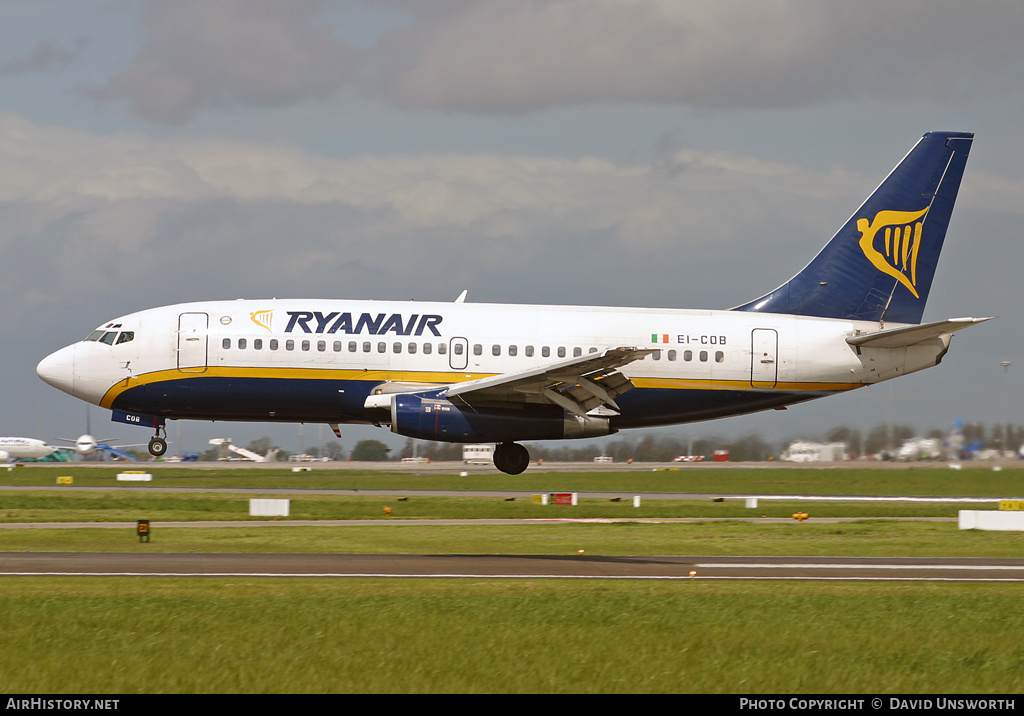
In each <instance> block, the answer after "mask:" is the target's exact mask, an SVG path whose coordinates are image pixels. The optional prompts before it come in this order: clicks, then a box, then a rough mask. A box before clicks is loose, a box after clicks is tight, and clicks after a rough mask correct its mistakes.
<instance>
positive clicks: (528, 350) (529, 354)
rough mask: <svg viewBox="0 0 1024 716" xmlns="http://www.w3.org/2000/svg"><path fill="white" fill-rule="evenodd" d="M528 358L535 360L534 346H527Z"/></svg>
mask: <svg viewBox="0 0 1024 716" xmlns="http://www.w3.org/2000/svg"><path fill="white" fill-rule="evenodd" d="M526 357H527V358H533V346H526Z"/></svg>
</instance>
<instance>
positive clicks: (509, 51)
mask: <svg viewBox="0 0 1024 716" xmlns="http://www.w3.org/2000/svg"><path fill="white" fill-rule="evenodd" d="M980 5H981V6H984V9H985V10H987V12H978V10H979V4H975V3H972V4H970V5H965V4H963V3H956V2H952V1H941V0H940V1H935V0H927V1H925V0H918V1H910V2H900V3H891V2H876V1H874V0H870V1H868V2H858V3H818V2H813V1H811V0H790V1H788V2H775V3H759V2H718V3H706V2H680V1H679V0H661V1H655V2H642V3H636V2H613V1H611V0H607V1H600V0H598V1H594V0H526V1H524V2H516V3H508V2H498V1H488V0H481V1H480V2H474V3H465V4H460V5H458V6H455V7H454V9H452V11H451V12H450V13H448V14H447V15H445V16H442V17H436V16H435V17H433V18H431V19H430V20H429V21H424V22H422V23H418V24H415V25H413V26H411V27H410V28H408V29H406V30H404V31H402V32H398V33H396V34H395V35H394V36H393V37H391V38H388V39H387V40H386V41H385V42H384V43H383V44H382V49H383V50H384V51H385V52H390V51H397V49H398V46H399V45H404V46H407V47H408V46H414V47H416V48H417V55H416V57H415V60H414V62H413V63H412V64H410V66H408V67H407V68H406V69H404V70H402V71H399V72H397V73H396V74H395V76H394V77H393V78H392V82H391V85H390V92H391V95H390V96H391V98H392V99H393V100H394V101H396V102H399V103H400V104H403V105H405V106H409V107H420V108H437V109H457V110H463V111H471V112H520V111H527V110H536V109H543V108H547V107H552V106H559V105H567V104H577V103H590V102H659V103H681V104H687V105H692V106H699V107H766V108H774V107H792V106H802V105H807V104H811V103H818V102H827V101H831V100H835V99H839V98H842V99H860V98H868V99H875V100H898V101H909V100H913V99H919V98H928V99H936V98H947V99H948V98H949V97H950V95H951V93H952V94H962V95H966V96H972V95H976V94H977V93H978V92H980V91H985V90H989V91H990V90H998V89H999V88H1000V86H1001V85H1003V84H1004V83H1006V82H1015V81H1016V70H1015V68H1016V66H1017V65H1018V64H1019V61H1020V59H1021V58H1022V56H1024V54H1022V53H1024V49H1022V47H1021V45H1020V43H1019V42H1018V41H1017V39H1016V38H1019V37H1020V36H1021V35H1022V34H1024V9H1022V6H1020V4H1019V3H1016V2H1010V1H1008V0H989V1H987V2H986V1H984V0H983V1H982V2H981V3H980ZM979 80H981V81H980V83H979Z"/></svg>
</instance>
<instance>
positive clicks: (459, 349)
mask: <svg viewBox="0 0 1024 716" xmlns="http://www.w3.org/2000/svg"><path fill="white" fill-rule="evenodd" d="M452 350H453V351H455V355H457V356H460V355H462V344H461V343H456V344H455V345H454V346H452Z"/></svg>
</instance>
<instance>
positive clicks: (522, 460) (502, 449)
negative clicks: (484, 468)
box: [493, 443, 530, 475]
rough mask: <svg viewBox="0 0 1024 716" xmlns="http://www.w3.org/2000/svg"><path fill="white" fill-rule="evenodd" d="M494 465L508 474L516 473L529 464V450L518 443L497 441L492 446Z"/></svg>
mask: <svg viewBox="0 0 1024 716" xmlns="http://www.w3.org/2000/svg"><path fill="white" fill-rule="evenodd" d="M493 459H494V466H495V467H496V468H498V469H499V470H501V471H502V472H504V473H507V474H509V475H518V474H519V473H521V472H522V471H523V470H525V469H526V468H527V466H528V465H529V464H530V451H529V450H527V449H526V448H524V447H523V446H522V445H520V444H518V443H498V445H497V446H496V447H495V448H494V458H493Z"/></svg>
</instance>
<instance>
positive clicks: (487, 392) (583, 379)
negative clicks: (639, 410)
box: [445, 347, 657, 417]
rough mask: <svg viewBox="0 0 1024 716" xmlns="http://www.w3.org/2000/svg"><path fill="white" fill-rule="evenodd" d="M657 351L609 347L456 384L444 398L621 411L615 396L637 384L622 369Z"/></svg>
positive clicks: (580, 411)
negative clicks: (604, 408) (531, 367)
mask: <svg viewBox="0 0 1024 716" xmlns="http://www.w3.org/2000/svg"><path fill="white" fill-rule="evenodd" d="M656 350H657V349H656V348H626V347H622V348H608V349H606V350H604V351H599V352H596V353H587V354H585V355H582V356H578V357H575V358H567V359H565V360H561V361H557V362H555V363H550V364H548V365H545V366H541V367H539V368H533V369H530V370H525V371H520V372H517V373H504V374H502V375H495V376H491V377H489V378H479V379H477V380H470V381H467V382H465V383H456V384H454V385H452V386H451V387H449V388H448V389H447V391H446V392H445V397H447V398H448V399H449V400H451V399H457V401H462V402H465V403H468V404H470V405H472V404H473V403H474V402H479V401H491V400H498V401H502V402H510V401H511V402H527V401H529V402H550V403H554V404H555V405H559V406H561V407H563V408H565V409H566V410H568V411H569V412H571V413H574V414H575V415H578V416H580V417H583V416H585V415H586V414H587V413H588V412H590V411H592V410H594V409H596V408H599V407H601V406H602V405H607V406H608V407H610V408H612V409H613V410H618V406H617V405H616V404H615V398H616V397H617V396H619V395H622V394H623V393H625V392H626V391H627V390H629V389H630V388H632V387H633V383H632V382H631V381H630V380H629V378H627V377H626V376H624V375H623V374H622V373H620V372H619V371H618V369H619V368H621V367H622V366H624V365H627V364H629V363H632V362H633V361H635V360H639V359H641V358H643V357H644V356H646V355H649V354H651V353H654V352H655V351H656Z"/></svg>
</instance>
